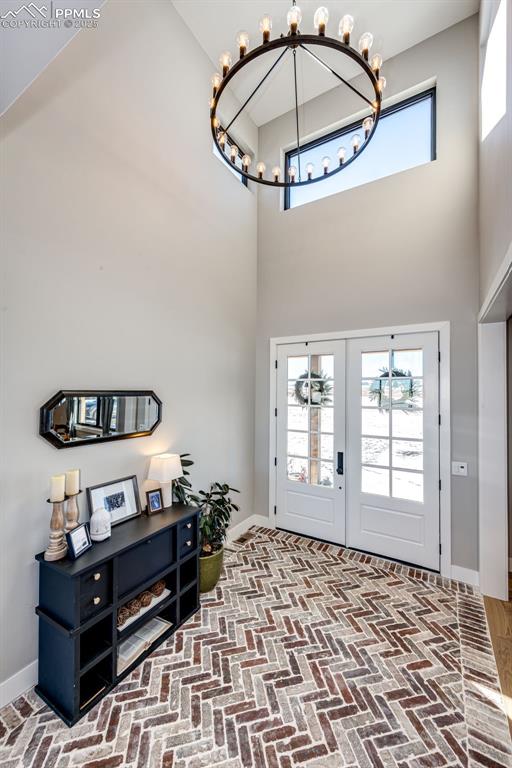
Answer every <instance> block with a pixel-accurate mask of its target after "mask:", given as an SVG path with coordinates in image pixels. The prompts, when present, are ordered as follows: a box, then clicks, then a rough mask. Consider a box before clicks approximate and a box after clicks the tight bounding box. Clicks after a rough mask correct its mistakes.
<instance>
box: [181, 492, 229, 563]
mask: <svg viewBox="0 0 512 768" xmlns="http://www.w3.org/2000/svg"><path fill="white" fill-rule="evenodd" d="M230 493H240V491H237V489H236V488H231V487H230V486H229V485H228V484H227V483H212V484H211V486H210V489H209V490H208V491H199V492H198V493H197V494H192V495H191V496H190V500H191V501H193V502H194V503H195V504H197V506H198V507H199V509H200V510H201V514H200V516H199V531H200V534H201V555H202V556H208V555H213V554H214V553H215V552H218V551H219V549H221V547H222V545H223V543H224V541H225V539H226V535H227V528H228V525H229V523H230V521H231V513H232V512H233V511H234V510H238V509H240V507H239V506H238V505H237V504H235V503H234V502H233V501H232V500H231V497H230V495H229V494H230Z"/></svg>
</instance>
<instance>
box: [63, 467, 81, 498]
mask: <svg viewBox="0 0 512 768" xmlns="http://www.w3.org/2000/svg"><path fill="white" fill-rule="evenodd" d="M79 490H80V470H79V469H69V470H68V471H67V472H66V496H74V495H75V494H76V493H78V491H79Z"/></svg>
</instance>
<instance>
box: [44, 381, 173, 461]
mask: <svg viewBox="0 0 512 768" xmlns="http://www.w3.org/2000/svg"><path fill="white" fill-rule="evenodd" d="M129 395H131V396H132V397H152V398H153V400H154V401H155V403H156V404H157V409H158V413H157V419H156V421H155V423H154V424H153V426H152V427H151V429H149V430H146V431H145V432H129V433H126V434H122V435H109V436H106V437H91V438H84V439H83V440H79V441H77V442H69V443H66V442H64V441H63V440H60V439H59V438H58V437H57V436H56V435H55V433H54V432H53V431H52V429H51V426H50V424H51V416H50V412H51V410H52V409H53V408H55V406H56V405H58V404H59V403H60V401H61V400H62V399H63V398H64V397H109V396H111V397H115V396H129ZM161 421H162V401H161V400H160V398H159V397H158V395H156V394H155V393H154V392H153V390H152V389H61V390H59V391H58V392H56V394H55V395H53V396H52V397H51V398H50V399H49V400H48V401H47V402H46V403H45V404H44V405H42V406H41V408H40V409H39V434H40V435H41V437H44V439H45V440H47V441H48V442H49V443H51V444H52V445H53V446H54V447H55V448H59V449H60V448H76V447H77V446H79V445H95V444H97V443H109V442H111V441H112V440H129V439H132V438H134V437H148V436H149V435H152V434H153V432H154V431H155V429H156V428H157V427H158V425H159V424H160V423H161Z"/></svg>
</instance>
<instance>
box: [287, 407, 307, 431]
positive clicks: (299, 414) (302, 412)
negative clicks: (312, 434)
mask: <svg viewBox="0 0 512 768" xmlns="http://www.w3.org/2000/svg"><path fill="white" fill-rule="evenodd" d="M288 429H300V430H302V431H304V432H305V431H307V429H308V411H307V408H299V407H298V406H289V407H288Z"/></svg>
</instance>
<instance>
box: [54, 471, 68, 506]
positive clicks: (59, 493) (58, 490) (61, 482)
mask: <svg viewBox="0 0 512 768" xmlns="http://www.w3.org/2000/svg"><path fill="white" fill-rule="evenodd" d="M65 484H66V475H52V476H51V478H50V501H64V487H65Z"/></svg>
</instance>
